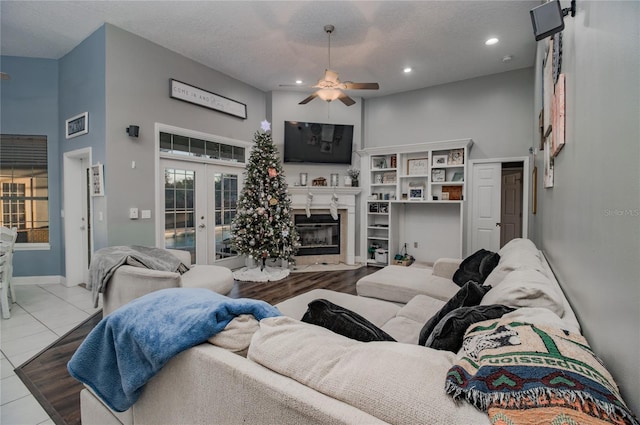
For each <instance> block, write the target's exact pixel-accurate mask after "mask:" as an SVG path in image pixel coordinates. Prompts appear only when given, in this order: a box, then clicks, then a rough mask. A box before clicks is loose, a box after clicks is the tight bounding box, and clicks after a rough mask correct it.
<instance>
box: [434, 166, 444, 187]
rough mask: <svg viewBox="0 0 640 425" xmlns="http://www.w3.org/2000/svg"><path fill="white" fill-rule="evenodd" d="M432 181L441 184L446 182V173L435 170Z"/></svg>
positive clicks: (440, 169) (439, 169) (441, 170)
mask: <svg viewBox="0 0 640 425" xmlns="http://www.w3.org/2000/svg"><path fill="white" fill-rule="evenodd" d="M431 181H432V182H434V183H439V182H443V181H445V172H444V170H443V169H442V168H434V169H433V170H431Z"/></svg>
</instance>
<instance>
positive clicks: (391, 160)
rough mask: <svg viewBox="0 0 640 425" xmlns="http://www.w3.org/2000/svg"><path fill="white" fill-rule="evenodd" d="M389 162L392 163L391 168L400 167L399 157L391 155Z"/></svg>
mask: <svg viewBox="0 0 640 425" xmlns="http://www.w3.org/2000/svg"><path fill="white" fill-rule="evenodd" d="M389 162H390V163H391V168H396V167H397V166H398V157H397V156H396V155H391V159H390V161H389Z"/></svg>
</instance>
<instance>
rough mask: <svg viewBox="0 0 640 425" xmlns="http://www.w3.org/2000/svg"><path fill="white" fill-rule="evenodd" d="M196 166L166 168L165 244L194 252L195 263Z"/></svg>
mask: <svg viewBox="0 0 640 425" xmlns="http://www.w3.org/2000/svg"><path fill="white" fill-rule="evenodd" d="M195 187H196V173H195V171H194V170H183V169H178V168H172V167H169V168H165V169H164V246H165V248H171V249H179V250H183V251H189V252H190V253H191V262H192V263H193V264H195V263H196V229H195V225H194V223H195V220H194V217H195V214H196V211H195V202H196V197H195Z"/></svg>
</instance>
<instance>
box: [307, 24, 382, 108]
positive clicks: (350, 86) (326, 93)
mask: <svg viewBox="0 0 640 425" xmlns="http://www.w3.org/2000/svg"><path fill="white" fill-rule="evenodd" d="M334 30H335V27H334V26H333V25H325V26H324V32H326V33H327V35H328V38H329V55H328V56H329V66H328V67H327V69H325V71H324V76H323V77H322V78H321V79H320V80H318V83H317V84H316V85H314V86H311V87H314V88H317V89H318V90H317V91H316V92H314V93H313V94H311V95H309V96H308V97H307V98H306V99H304V100H303V101H302V102H300V103H299V105H305V104H307V103H309V102H311V101H312V100H313V99H315V98H316V97H319V98H320V99H322V100H325V101H327V102H331V101H333V100H336V99H338V100H340V101H341V102H342V103H344V104H345V105H347V106H351V105H353V104H354V103H356V101H355V100H353V99H352V98H350V97H349V96H348V95H347V94H346V93H344V92H343V91H342V90H378V89H379V88H380V86H379V85H378V83H354V82H352V81H345V82H341V81H340V78H338V73H337V72H335V71H332V70H331V33H332V32H333V31H334Z"/></svg>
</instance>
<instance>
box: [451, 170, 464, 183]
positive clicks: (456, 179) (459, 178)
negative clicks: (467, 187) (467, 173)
mask: <svg viewBox="0 0 640 425" xmlns="http://www.w3.org/2000/svg"><path fill="white" fill-rule="evenodd" d="M451 181H452V182H462V181H464V173H463V172H462V171H456V172H455V173H453V178H452V179H451Z"/></svg>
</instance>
